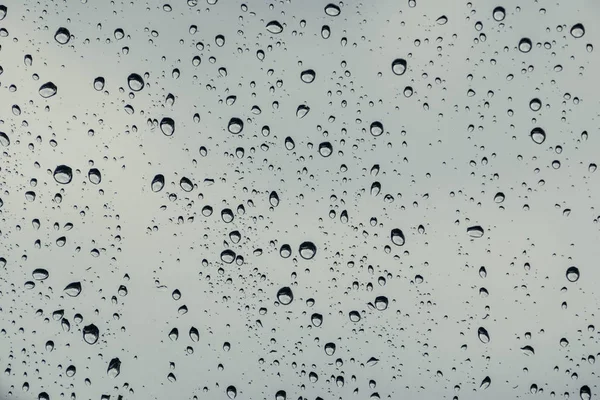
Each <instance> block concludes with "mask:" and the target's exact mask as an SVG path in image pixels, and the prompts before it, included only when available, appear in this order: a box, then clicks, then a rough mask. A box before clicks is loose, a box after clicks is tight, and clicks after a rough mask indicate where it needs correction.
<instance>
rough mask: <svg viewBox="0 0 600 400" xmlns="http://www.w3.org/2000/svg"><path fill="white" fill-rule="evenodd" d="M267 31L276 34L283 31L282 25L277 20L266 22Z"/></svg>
mask: <svg viewBox="0 0 600 400" xmlns="http://www.w3.org/2000/svg"><path fill="white" fill-rule="evenodd" d="M267 31H269V32H270V33H272V34H274V35H276V34H278V33H281V32H283V26H282V25H281V24H280V23H279V22H278V21H271V22H269V23H268V24H267Z"/></svg>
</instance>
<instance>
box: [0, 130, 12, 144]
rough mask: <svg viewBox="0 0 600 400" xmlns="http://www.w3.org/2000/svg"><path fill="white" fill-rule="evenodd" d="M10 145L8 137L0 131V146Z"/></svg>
mask: <svg viewBox="0 0 600 400" xmlns="http://www.w3.org/2000/svg"><path fill="white" fill-rule="evenodd" d="M9 145H10V138H9V137H8V135H7V134H6V133H4V132H0V146H3V147H7V146H9Z"/></svg>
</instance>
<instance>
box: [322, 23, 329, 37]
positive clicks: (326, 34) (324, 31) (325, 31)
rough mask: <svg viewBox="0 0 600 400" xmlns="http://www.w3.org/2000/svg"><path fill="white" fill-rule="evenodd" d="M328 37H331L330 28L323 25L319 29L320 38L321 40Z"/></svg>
mask: <svg viewBox="0 0 600 400" xmlns="http://www.w3.org/2000/svg"><path fill="white" fill-rule="evenodd" d="M330 36H331V28H329V25H323V26H322V27H321V37H322V38H323V39H329V37H330Z"/></svg>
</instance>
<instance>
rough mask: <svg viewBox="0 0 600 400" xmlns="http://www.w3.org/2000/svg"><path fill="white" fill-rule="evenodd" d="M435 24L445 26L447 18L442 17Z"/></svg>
mask: <svg viewBox="0 0 600 400" xmlns="http://www.w3.org/2000/svg"><path fill="white" fill-rule="evenodd" d="M435 22H436V23H437V24H438V25H446V23H447V22H448V17H446V16H445V15H442V16H441V17H439V18H438V19H436V20H435Z"/></svg>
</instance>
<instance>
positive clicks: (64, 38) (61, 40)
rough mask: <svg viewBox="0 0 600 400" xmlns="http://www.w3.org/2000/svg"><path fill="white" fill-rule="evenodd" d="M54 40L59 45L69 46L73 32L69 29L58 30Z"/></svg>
mask: <svg viewBox="0 0 600 400" xmlns="http://www.w3.org/2000/svg"><path fill="white" fill-rule="evenodd" d="M54 40H56V42H57V43H58V44H67V43H69V40H71V32H69V30H68V29H67V28H58V29H57V30H56V33H55V34H54Z"/></svg>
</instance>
